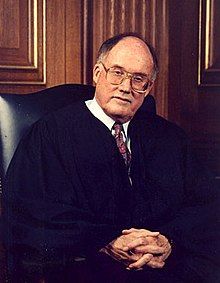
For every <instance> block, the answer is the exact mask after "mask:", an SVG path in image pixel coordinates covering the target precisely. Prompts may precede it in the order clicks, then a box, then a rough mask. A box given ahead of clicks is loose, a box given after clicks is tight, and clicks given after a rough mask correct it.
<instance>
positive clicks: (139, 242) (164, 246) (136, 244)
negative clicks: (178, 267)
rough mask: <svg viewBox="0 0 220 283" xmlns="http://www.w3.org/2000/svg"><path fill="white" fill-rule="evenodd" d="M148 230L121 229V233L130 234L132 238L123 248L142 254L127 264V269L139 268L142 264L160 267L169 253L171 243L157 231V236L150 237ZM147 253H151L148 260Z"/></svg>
mask: <svg viewBox="0 0 220 283" xmlns="http://www.w3.org/2000/svg"><path fill="white" fill-rule="evenodd" d="M148 232H149V231H148V230H145V229H134V228H132V229H129V230H123V231H122V233H123V235H130V236H133V238H134V240H133V241H132V242H130V243H129V244H128V245H127V247H125V248H124V249H123V250H124V251H133V252H134V253H138V254H142V257H141V258H139V259H138V260H137V261H136V262H134V263H132V264H130V265H129V266H128V267H129V269H140V268H142V267H143V266H144V265H147V266H148V267H151V268H162V267H163V266H164V264H165V260H166V259H167V258H168V256H169V255H170V253H171V245H170V243H169V241H168V239H167V238H166V237H165V236H163V235H161V234H159V233H158V236H157V237H155V236H154V237H152V236H150V235H149V234H148ZM149 254H151V255H153V256H152V258H151V259H150V260H149V256H148V255H149Z"/></svg>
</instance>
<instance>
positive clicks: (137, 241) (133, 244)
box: [122, 237, 148, 251]
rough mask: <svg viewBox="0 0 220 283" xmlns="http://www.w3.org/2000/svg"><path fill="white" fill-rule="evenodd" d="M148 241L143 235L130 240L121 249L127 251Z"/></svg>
mask: <svg viewBox="0 0 220 283" xmlns="http://www.w3.org/2000/svg"><path fill="white" fill-rule="evenodd" d="M147 244H148V241H147V239H146V238H145V237H139V238H137V239H135V240H133V241H132V242H130V243H128V244H127V246H125V247H123V248H122V250H123V251H129V250H133V249H135V248H137V247H138V246H142V245H147Z"/></svg>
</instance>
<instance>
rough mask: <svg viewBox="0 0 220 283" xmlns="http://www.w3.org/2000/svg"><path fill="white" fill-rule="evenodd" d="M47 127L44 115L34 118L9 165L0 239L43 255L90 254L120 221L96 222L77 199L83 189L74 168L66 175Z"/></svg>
mask: <svg viewBox="0 0 220 283" xmlns="http://www.w3.org/2000/svg"><path fill="white" fill-rule="evenodd" d="M51 132H52V131H51V129H50V128H48V125H47V123H46V122H45V121H40V122H38V123H36V124H35V125H34V126H33V127H32V129H31V130H30V131H29V132H28V134H27V135H26V136H25V137H24V138H23V139H22V141H21V142H20V144H19V146H18V149H17V151H16V153H15V155H14V157H13V160H12V162H11V164H10V166H9V169H8V172H7V176H6V181H5V184H4V195H3V200H4V213H3V218H4V222H5V228H4V234H5V242H6V245H7V247H8V249H9V250H13V249H14V250H15V249H21V247H24V248H25V249H24V250H26V248H27V249H28V251H30V250H33V251H34V252H37V253H39V254H41V255H42V256H43V258H44V261H46V259H49V261H57V260H59V257H61V256H62V255H65V256H66V257H72V258H74V257H75V256H85V257H86V256H90V255H93V254H94V253H97V252H98V251H99V249H100V248H102V247H103V246H105V245H106V244H107V243H109V242H110V241H112V240H113V239H114V238H116V237H117V236H118V235H119V234H120V232H121V230H122V227H116V226H113V225H109V224H108V223H99V222H98V220H97V219H95V217H94V215H93V213H92V212H91V211H90V209H89V207H88V206H87V205H86V203H85V204H82V203H80V202H79V200H78V199H79V195H80V194H81V193H82V194H83V192H80V187H79V183H80V180H78V176H77V172H75V176H74V178H75V181H76V182H74V181H71V180H72V179H73V180H74V178H70V176H69V175H68V170H67V169H66V167H65V165H64V162H63V160H62V158H61V155H60V153H59V150H58V147H57V145H56V144H55V142H54V140H53V139H54V137H55V135H56V133H53V135H52V134H51ZM54 132H55V131H54ZM63 146H65V143H64V144H63Z"/></svg>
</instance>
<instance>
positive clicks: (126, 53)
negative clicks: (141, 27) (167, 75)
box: [104, 37, 153, 73]
mask: <svg viewBox="0 0 220 283" xmlns="http://www.w3.org/2000/svg"><path fill="white" fill-rule="evenodd" d="M104 61H105V63H106V64H108V67H111V66H114V65H118V66H121V67H123V68H125V69H126V70H127V71H129V72H145V73H149V72H151V71H152V68H153V58H152V55H151V53H150V51H149V49H148V47H147V45H146V44H145V43H144V42H143V41H142V40H140V39H138V38H135V37H126V38H124V39H122V40H121V41H119V42H118V43H117V44H116V45H115V46H114V47H113V48H112V49H111V50H110V51H109V53H108V54H107V56H106V58H105V60H104Z"/></svg>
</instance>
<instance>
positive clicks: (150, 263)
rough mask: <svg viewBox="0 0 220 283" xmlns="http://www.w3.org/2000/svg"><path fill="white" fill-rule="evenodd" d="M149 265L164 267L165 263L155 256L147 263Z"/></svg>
mask: <svg viewBox="0 0 220 283" xmlns="http://www.w3.org/2000/svg"><path fill="white" fill-rule="evenodd" d="M146 265H147V266H148V267H151V268H163V267H164V265H165V262H164V261H157V260H155V259H154V258H153V259H152V260H150V261H148V262H147V263H146Z"/></svg>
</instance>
